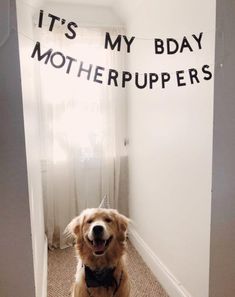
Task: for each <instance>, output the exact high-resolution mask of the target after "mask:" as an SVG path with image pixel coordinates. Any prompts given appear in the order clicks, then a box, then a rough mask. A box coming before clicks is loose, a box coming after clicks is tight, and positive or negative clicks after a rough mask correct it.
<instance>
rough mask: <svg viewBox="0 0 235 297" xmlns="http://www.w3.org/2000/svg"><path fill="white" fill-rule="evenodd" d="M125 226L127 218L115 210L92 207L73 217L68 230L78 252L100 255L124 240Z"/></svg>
mask: <svg viewBox="0 0 235 297" xmlns="http://www.w3.org/2000/svg"><path fill="white" fill-rule="evenodd" d="M127 226H128V219H127V218H126V217H125V216H123V215H121V214H119V213H118V212H117V211H116V210H114V209H95V208H93V209H86V210H85V211H83V212H82V213H81V215H80V216H78V217H76V218H75V219H73V221H72V222H71V223H70V224H69V226H68V230H69V232H70V233H72V234H73V235H75V236H76V238H77V244H78V245H79V250H80V253H82V250H83V251H84V250H86V254H87V253H88V254H89V253H91V254H93V256H96V257H102V256H104V255H105V254H106V253H108V252H109V251H111V252H112V253H113V252H115V250H117V245H119V246H120V245H122V244H123V243H124V242H125V239H126V231H127ZM84 246H85V247H84Z"/></svg>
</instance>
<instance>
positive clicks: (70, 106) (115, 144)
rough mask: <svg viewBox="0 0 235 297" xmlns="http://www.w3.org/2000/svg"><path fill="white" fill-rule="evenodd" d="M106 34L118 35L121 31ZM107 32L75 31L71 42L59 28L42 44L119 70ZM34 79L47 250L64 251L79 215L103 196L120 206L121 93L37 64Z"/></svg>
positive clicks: (123, 109) (44, 37) (120, 57)
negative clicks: (67, 231)
mask: <svg viewBox="0 0 235 297" xmlns="http://www.w3.org/2000/svg"><path fill="white" fill-rule="evenodd" d="M107 30H108V32H111V34H113V35H114V36H116V35H117V34H122V32H121V29H110V28H109V29H107ZM105 32H106V30H105V29H95V28H88V29H87V28H79V30H78V37H77V40H76V41H75V40H72V41H71V40H66V38H65V37H64V33H63V31H61V30H60V29H57V30H56V31H55V32H53V34H51V32H48V30H47V29H46V28H45V30H44V31H43V34H42V35H41V37H40V41H41V44H42V45H44V47H45V46H46V48H47V49H48V48H53V50H54V51H60V52H63V53H64V54H65V55H68V56H71V57H74V58H76V59H78V61H83V62H84V67H88V66H89V64H93V65H94V66H97V65H99V66H102V67H105V68H106V69H109V68H113V69H120V68H123V67H124V63H125V59H124V57H123V55H122V54H121V53H120V52H118V53H115V51H111V50H105V49H104V36H105ZM72 67H73V65H72ZM72 70H73V69H72V68H71V71H72ZM38 74H39V75H38V78H39V79H38V83H39V85H40V89H41V100H40V110H41V115H40V118H41V121H40V128H41V152H42V156H41V160H42V174H43V193H44V208H45V225H46V232H47V236H48V242H49V246H50V247H60V248H64V247H66V246H67V245H68V244H69V242H68V241H67V240H66V238H65V236H64V235H63V232H64V229H65V227H66V226H67V224H68V223H69V222H70V220H71V219H72V218H73V217H74V216H76V215H78V213H79V212H80V211H81V210H83V209H85V208H87V207H98V205H99V204H100V201H101V199H102V197H104V195H107V196H108V197H109V200H110V203H111V206H112V207H114V208H117V207H118V199H119V198H118V197H119V180H120V158H121V156H122V155H123V153H124V151H125V147H124V138H125V137H126V126H125V125H126V118H125V117H126V100H125V92H124V90H123V89H120V88H115V87H110V86H105V84H104V85H101V84H98V83H94V82H92V81H88V80H87V79H86V77H85V73H83V74H84V75H82V76H83V77H82V76H81V77H80V78H78V77H77V76H76V75H74V73H72V72H71V73H69V74H66V73H65V71H62V69H55V68H53V67H52V66H51V65H45V64H40V66H39V69H38Z"/></svg>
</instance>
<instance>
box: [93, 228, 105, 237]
mask: <svg viewBox="0 0 235 297" xmlns="http://www.w3.org/2000/svg"><path fill="white" fill-rule="evenodd" d="M103 232H104V227H103V226H100V225H97V226H94V227H93V233H94V235H95V236H100V235H102V234H103Z"/></svg>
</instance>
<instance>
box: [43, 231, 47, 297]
mask: <svg viewBox="0 0 235 297" xmlns="http://www.w3.org/2000/svg"><path fill="white" fill-rule="evenodd" d="M47 261H48V248H47V238H46V236H45V243H44V257H43V283H42V297H47Z"/></svg>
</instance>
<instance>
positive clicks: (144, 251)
mask: <svg viewBox="0 0 235 297" xmlns="http://www.w3.org/2000/svg"><path fill="white" fill-rule="evenodd" d="M128 237H129V239H130V241H131V243H132V244H133V245H134V247H135V248H136V250H137V251H138V252H139V254H140V255H141V256H142V258H143V260H144V261H145V263H146V264H147V266H148V267H149V268H150V269H151V271H152V272H153V274H154V275H155V277H156V278H157V279H158V281H159V282H160V283H161V285H162V286H163V288H164V289H165V290H166V292H167V293H168V295H169V296H170V297H192V295H190V294H189V293H188V292H187V290H186V289H185V288H184V287H183V285H182V284H181V283H180V282H179V281H178V280H177V279H176V278H175V277H174V275H173V274H172V273H171V272H170V271H169V269H168V268H167V267H166V266H165V265H164V264H163V263H162V262H161V260H160V259H159V258H158V257H157V256H156V254H155V253H154V252H153V251H152V250H151V248H150V247H149V246H148V245H147V244H146V243H145V241H144V240H143V239H142V238H141V236H140V235H139V234H138V233H137V232H136V230H135V229H134V227H133V225H130V227H129V232H128Z"/></svg>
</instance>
